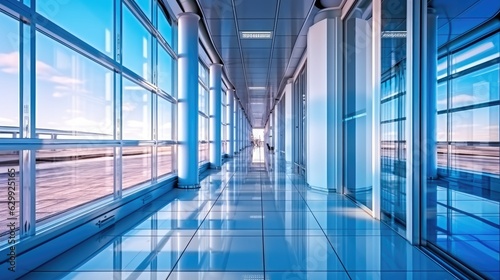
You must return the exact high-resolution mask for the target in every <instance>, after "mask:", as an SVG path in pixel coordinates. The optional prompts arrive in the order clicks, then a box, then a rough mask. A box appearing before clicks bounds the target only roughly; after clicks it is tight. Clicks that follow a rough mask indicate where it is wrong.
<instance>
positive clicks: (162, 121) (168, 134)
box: [158, 97, 173, 140]
mask: <svg viewBox="0 0 500 280" xmlns="http://www.w3.org/2000/svg"><path fill="white" fill-rule="evenodd" d="M158 140H173V139H172V103H170V102H169V101H167V100H166V99H163V98H161V97H158Z"/></svg>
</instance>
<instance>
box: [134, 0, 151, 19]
mask: <svg viewBox="0 0 500 280" xmlns="http://www.w3.org/2000/svg"><path fill="white" fill-rule="evenodd" d="M134 1H135V2H136V3H137V5H138V6H139V7H140V8H141V10H142V11H143V12H144V14H145V15H146V16H147V17H148V18H149V19H151V0H134Z"/></svg>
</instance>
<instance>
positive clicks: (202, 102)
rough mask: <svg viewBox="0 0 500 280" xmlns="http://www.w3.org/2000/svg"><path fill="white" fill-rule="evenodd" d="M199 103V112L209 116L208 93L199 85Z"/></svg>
mask: <svg viewBox="0 0 500 280" xmlns="http://www.w3.org/2000/svg"><path fill="white" fill-rule="evenodd" d="M198 102H199V103H198V110H200V111H201V112H203V113H205V114H208V91H207V90H206V89H205V88H204V87H203V86H202V85H201V84H198Z"/></svg>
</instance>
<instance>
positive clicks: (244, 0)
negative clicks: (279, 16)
mask: <svg viewBox="0 0 500 280" xmlns="http://www.w3.org/2000/svg"><path fill="white" fill-rule="evenodd" d="M276 2H277V0H250V1H248V0H234V5H235V8H236V16H237V17H238V19H258V18H262V19H266V18H268V19H274V18H275V16H276Z"/></svg>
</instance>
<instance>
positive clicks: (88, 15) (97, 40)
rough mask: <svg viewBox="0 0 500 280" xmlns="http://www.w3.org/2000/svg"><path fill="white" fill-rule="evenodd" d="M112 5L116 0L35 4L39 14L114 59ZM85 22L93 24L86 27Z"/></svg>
mask: <svg viewBox="0 0 500 280" xmlns="http://www.w3.org/2000/svg"><path fill="white" fill-rule="evenodd" d="M63 2H64V3H63ZM113 4H114V1H113V0H71V1H36V11H37V12H38V13H40V14H41V15H42V16H44V17H46V18H48V19H49V20H51V21H53V22H54V23H55V24H57V25H59V26H61V27H62V28H64V29H66V30H67V31H68V32H69V33H71V34H73V35H75V36H76V37H78V38H79V39H81V40H83V41H85V42H86V43H88V44H89V45H91V46H92V47H94V48H96V49H97V50H99V51H101V52H102V53H105V54H106V55H108V56H110V57H112V56H113V50H114V40H113V28H114V25H113V19H114V9H113ZM78 19H81V20H78ZM83 19H84V21H85V22H87V23H90V24H83V21H82V20H83Z"/></svg>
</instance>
